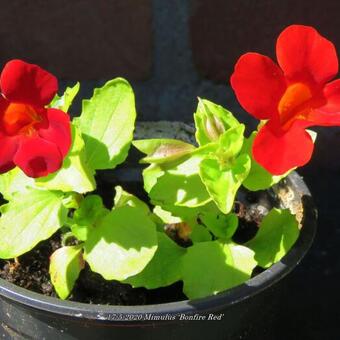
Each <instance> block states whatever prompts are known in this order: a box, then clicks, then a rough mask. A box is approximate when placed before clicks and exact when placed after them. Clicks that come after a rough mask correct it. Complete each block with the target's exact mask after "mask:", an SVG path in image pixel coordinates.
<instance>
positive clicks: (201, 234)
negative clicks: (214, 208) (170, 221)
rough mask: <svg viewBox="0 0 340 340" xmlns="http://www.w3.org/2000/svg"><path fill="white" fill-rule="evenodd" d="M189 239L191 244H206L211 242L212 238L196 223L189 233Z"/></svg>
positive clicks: (206, 230)
mask: <svg viewBox="0 0 340 340" xmlns="http://www.w3.org/2000/svg"><path fill="white" fill-rule="evenodd" d="M190 239H191V241H192V242H193V243H197V242H207V241H211V240H212V236H211V234H210V233H209V230H208V229H207V228H206V227H204V226H203V225H201V224H197V223H196V224H195V226H194V227H193V228H192V232H191V233H190Z"/></svg>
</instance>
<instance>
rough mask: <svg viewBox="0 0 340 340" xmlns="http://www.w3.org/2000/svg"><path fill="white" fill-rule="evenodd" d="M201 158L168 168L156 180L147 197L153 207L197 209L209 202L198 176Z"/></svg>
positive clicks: (193, 157)
mask: <svg viewBox="0 0 340 340" xmlns="http://www.w3.org/2000/svg"><path fill="white" fill-rule="evenodd" d="M201 159H202V157H201V156H200V155H192V156H191V157H190V158H189V159H187V160H185V161H184V162H181V163H179V164H177V165H175V166H174V167H172V168H169V169H168V170H166V171H165V172H164V174H163V175H161V176H160V177H158V178H157V183H156V184H154V185H153V187H152V189H151V191H150V193H149V196H150V198H151V200H152V202H153V203H154V204H155V205H160V206H163V205H177V206H186V207H197V206H201V205H204V204H206V203H207V202H209V201H211V198H210V196H209V194H208V192H207V190H206V188H205V186H204V184H203V183H202V181H201V178H200V176H199V174H198V171H199V164H200V162H201Z"/></svg>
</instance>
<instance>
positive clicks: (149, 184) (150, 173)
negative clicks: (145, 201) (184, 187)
mask: <svg viewBox="0 0 340 340" xmlns="http://www.w3.org/2000/svg"><path fill="white" fill-rule="evenodd" d="M164 173H165V171H164V170H162V168H161V167H160V166H159V165H157V164H151V165H149V166H148V167H147V168H145V169H144V170H143V183H144V190H145V191H146V192H147V193H150V191H151V189H152V188H153V187H154V186H155V184H156V183H157V180H158V178H159V177H161V176H162V175H164Z"/></svg>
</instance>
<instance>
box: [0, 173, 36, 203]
mask: <svg viewBox="0 0 340 340" xmlns="http://www.w3.org/2000/svg"><path fill="white" fill-rule="evenodd" d="M34 187H35V182H34V178H31V177H28V176H26V175H25V173H24V172H23V171H21V170H20V169H19V168H18V167H16V168H14V169H12V170H10V171H8V172H6V173H4V174H1V175H0V192H1V194H2V195H3V197H4V198H5V199H6V200H10V199H11V198H12V197H13V195H14V194H16V193H24V192H26V191H27V190H30V188H34Z"/></svg>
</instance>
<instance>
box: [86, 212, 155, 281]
mask: <svg viewBox="0 0 340 340" xmlns="http://www.w3.org/2000/svg"><path fill="white" fill-rule="evenodd" d="M84 248H85V260H86V261H87V262H88V263H89V265H90V267H91V269H92V270H93V271H94V272H96V273H99V274H101V275H102V276H103V277H104V278H105V279H106V280H118V281H122V280H125V279H127V278H128V277H130V276H133V275H136V274H138V273H140V272H141V271H142V270H143V269H144V268H145V266H146V265H147V264H148V263H149V262H150V260H151V259H152V257H153V256H154V254H155V252H156V250H157V233H156V226H155V224H154V223H153V222H152V220H151V219H150V218H149V217H148V216H146V215H145V213H144V211H143V210H141V209H140V208H134V207H130V206H124V207H120V208H115V209H114V210H112V211H111V212H110V213H109V214H108V215H106V216H105V217H104V218H103V219H102V220H101V221H100V222H99V224H98V225H97V226H96V228H94V229H93V230H91V232H90V234H89V236H88V238H87V240H86V242H85V244H84Z"/></svg>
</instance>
